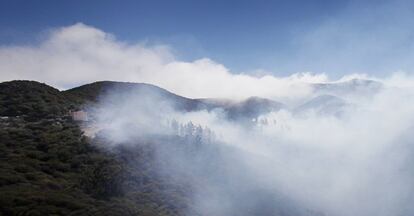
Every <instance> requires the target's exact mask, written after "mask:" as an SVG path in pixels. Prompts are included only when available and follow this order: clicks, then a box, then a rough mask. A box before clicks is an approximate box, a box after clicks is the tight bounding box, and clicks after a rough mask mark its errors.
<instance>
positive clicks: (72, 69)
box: [0, 23, 327, 98]
mask: <svg viewBox="0 0 414 216" xmlns="http://www.w3.org/2000/svg"><path fill="white" fill-rule="evenodd" d="M0 71H1V72H0V80H3V81H4V80H14V79H31V80H38V81H42V82H46V83H49V84H51V85H54V86H57V87H59V88H68V87H74V86H76V85H79V84H84V83H88V82H93V81H96V80H97V79H98V80H114V81H129V82H146V83H152V84H155V85H158V86H161V87H163V88H166V89H168V90H170V91H172V92H174V93H177V94H180V95H183V96H187V97H232V98H243V97H248V96H262V97H269V98H273V97H283V96H286V95H289V96H295V95H296V96H299V95H304V94H307V93H308V92H309V88H308V87H307V86H306V85H304V84H303V83H308V82H325V81H327V76H326V75H324V74H315V75H313V74H311V73H301V74H294V75H292V76H289V77H274V76H271V75H265V76H261V77H255V76H251V75H248V74H232V73H231V72H230V71H229V69H227V68H226V67H225V66H223V65H221V64H219V63H217V62H214V61H212V60H210V59H208V58H203V59H198V60H195V61H193V62H185V61H180V60H177V59H175V58H174V55H173V54H172V52H171V50H170V48H169V47H168V46H165V45H158V46H147V45H145V44H140V43H136V44H129V43H124V42H122V41H118V40H116V39H115V37H114V36H113V35H111V34H108V33H106V32H103V31H102V30H99V29H96V28H94V27H91V26H87V25H84V24H82V23H78V24H75V25H72V26H68V27H63V28H58V29H54V30H52V31H50V33H49V35H48V37H47V38H46V39H45V40H44V41H42V42H41V43H39V44H35V45H32V46H27V45H22V46H19V45H10V46H2V47H0Z"/></svg>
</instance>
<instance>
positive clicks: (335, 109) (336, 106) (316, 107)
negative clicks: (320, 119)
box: [294, 95, 348, 115]
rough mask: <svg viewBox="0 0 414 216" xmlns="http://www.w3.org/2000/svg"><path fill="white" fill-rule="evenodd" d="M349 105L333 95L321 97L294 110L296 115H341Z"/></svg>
mask: <svg viewBox="0 0 414 216" xmlns="http://www.w3.org/2000/svg"><path fill="white" fill-rule="evenodd" d="M346 106H348V103H347V102H346V101H345V100H343V99H341V98H339V97H336V96H333V95H320V96H317V97H315V98H312V99H311V100H309V101H307V102H305V103H304V104H302V105H301V106H299V107H297V108H296V109H295V110H294V113H296V114H303V113H306V112H314V113H316V114H327V115H340V114H341V113H342V112H343V111H344V109H345V108H346Z"/></svg>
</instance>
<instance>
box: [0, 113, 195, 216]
mask: <svg viewBox="0 0 414 216" xmlns="http://www.w3.org/2000/svg"><path fill="white" fill-rule="evenodd" d="M0 128H1V130H0V194H1V196H0V215H2V214H3V215H182V214H183V212H184V211H186V205H185V202H187V201H188V199H186V198H185V197H184V196H183V194H184V193H177V190H171V187H170V186H169V185H168V184H169V183H168V182H166V181H163V180H162V179H160V178H159V177H158V176H157V175H156V173H157V168H158V167H157V166H156V164H155V162H154V160H153V159H152V157H153V156H154V152H153V151H154V150H153V149H151V148H150V147H149V146H146V147H136V148H130V147H123V146H120V147H118V148H116V149H111V150H108V149H105V148H102V146H105V145H106V143H104V141H103V140H100V139H95V140H94V141H93V144H92V143H91V141H90V140H88V139H87V138H86V137H84V136H83V135H82V132H81V130H80V129H79V126H78V125H77V124H75V123H74V122H72V121H69V120H62V119H60V118H56V119H54V120H51V119H47V120H45V119H43V120H42V119H40V120H36V121H35V120H30V121H26V120H24V119H22V118H9V119H7V120H2V121H0ZM98 147H99V148H98ZM182 190H183V189H182Z"/></svg>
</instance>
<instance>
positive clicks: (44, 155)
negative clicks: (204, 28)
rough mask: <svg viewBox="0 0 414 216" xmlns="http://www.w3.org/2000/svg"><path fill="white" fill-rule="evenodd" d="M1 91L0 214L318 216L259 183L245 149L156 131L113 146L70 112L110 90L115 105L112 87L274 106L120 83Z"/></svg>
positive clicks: (199, 103)
mask: <svg viewBox="0 0 414 216" xmlns="http://www.w3.org/2000/svg"><path fill="white" fill-rule="evenodd" d="M0 90H1V91H0V215H148V216H150V215H188V216H196V215H218V216H221V215H226V216H227V215H238V216H247V215H276V216H288V215H292V216H293V215H295V216H298V215H299V216H300V215H318V214H316V213H313V212H309V211H308V210H307V209H304V208H301V207H300V206H298V205H297V204H295V202H293V201H292V200H291V199H289V198H288V197H286V196H284V195H282V194H274V193H272V192H270V191H267V190H266V189H264V188H260V187H258V186H257V185H256V184H255V183H256V182H257V180H256V179H255V176H251V175H245V170H246V164H244V162H243V161H240V160H238V159H239V158H241V157H240V155H241V154H243V153H242V152H239V151H237V150H235V149H232V148H230V147H226V146H225V145H215V143H209V144H208V145H204V144H203V143H202V142H201V138H200V137H198V136H197V135H196V136H191V135H189V136H187V135H185V136H177V135H165V134H164V135H161V134H162V133H161V134H152V135H147V136H144V137H137V138H134V139H129V140H126V141H123V142H122V143H119V142H118V143H112V142H113V141H108V139H104V137H105V136H104V135H105V131H103V132H101V133H99V134H98V135H97V136H96V137H95V138H93V139H92V138H87V137H85V136H84V135H83V133H82V131H81V129H80V126H81V125H80V124H79V123H78V122H74V121H72V120H71V118H70V116H68V113H69V111H70V110H79V109H85V108H91V107H92V109H93V107H95V104H97V103H99V102H100V97H101V96H105V95H106V94H108V93H110V94H115V97H114V98H115V99H116V100H114V101H112V102H116V101H117V100H119V97H122V95H123V94H116V93H117V91H120V92H125V91H127V92H131V91H132V93H131V94H132V95H135V96H137V94H135V93H137V92H140V95H141V96H142V95H150V96H151V97H160V98H162V99H164V98H169V99H172V100H173V101H174V102H176V103H175V105H176V107H175V108H176V109H178V110H194V109H200V108H206V109H211V108H214V107H220V106H223V107H224V110H226V109H227V110H230V111H231V110H233V109H234V110H235V111H234V112H235V113H245V114H246V115H247V114H249V115H250V114H252V113H255V112H256V111H255V110H252V109H253V108H254V107H259V108H260V109H259V110H264V111H268V110H269V109H267V108H263V107H261V105H266V106H268V107H276V108H277V107H278V106H279V104H275V103H273V102H271V101H268V100H262V99H259V98H252V99H249V100H247V101H246V102H244V103H240V106H238V105H234V104H230V105H225V104H224V103H221V102H218V103H215V102H211V101H208V100H207V101H206V100H197V99H188V98H185V97H181V96H178V95H175V94H173V93H170V92H168V91H166V90H163V89H161V88H158V87H156V86H152V85H147V84H133V83H117V82H97V83H92V84H88V85H84V86H81V87H78V88H74V89H71V90H68V91H63V92H62V91H59V90H57V89H54V88H52V87H50V86H47V85H45V84H41V83H37V82H30V81H13V82H5V83H0ZM109 91H110V92H109ZM135 91H137V92H135ZM118 95H119V97H118ZM109 98H111V97H109ZM121 99H122V100H124V98H121ZM128 99H130V98H128V97H126V98H125V100H128ZM145 99H146V97H142V98H141V97H140V98H139V100H145ZM147 99H148V98H147ZM106 102H108V100H107V101H106ZM109 103H111V100H109ZM223 104H224V105H223ZM235 116H236V115H235ZM230 117H231V116H230ZM92 121H93V118H92ZM194 128H196V127H195V126H194ZM194 128H193V127H191V131H193V129H194ZM190 134H191V133H190ZM222 203H223V204H222Z"/></svg>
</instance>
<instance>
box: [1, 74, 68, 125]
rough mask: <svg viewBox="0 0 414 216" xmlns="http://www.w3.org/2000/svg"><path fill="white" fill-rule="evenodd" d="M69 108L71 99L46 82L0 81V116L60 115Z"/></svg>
mask: <svg viewBox="0 0 414 216" xmlns="http://www.w3.org/2000/svg"><path fill="white" fill-rule="evenodd" d="M71 108H74V104H73V103H72V101H70V100H67V98H66V97H65V96H64V95H63V94H62V93H61V92H60V91H59V90H57V89H55V88H53V87H50V86H48V85H46V84H43V83H39V82H35V81H11V82H3V83H0V116H21V115H25V116H30V117H33V118H41V117H52V116H61V115H64V114H65V113H66V112H67V111H68V110H69V109H71Z"/></svg>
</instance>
